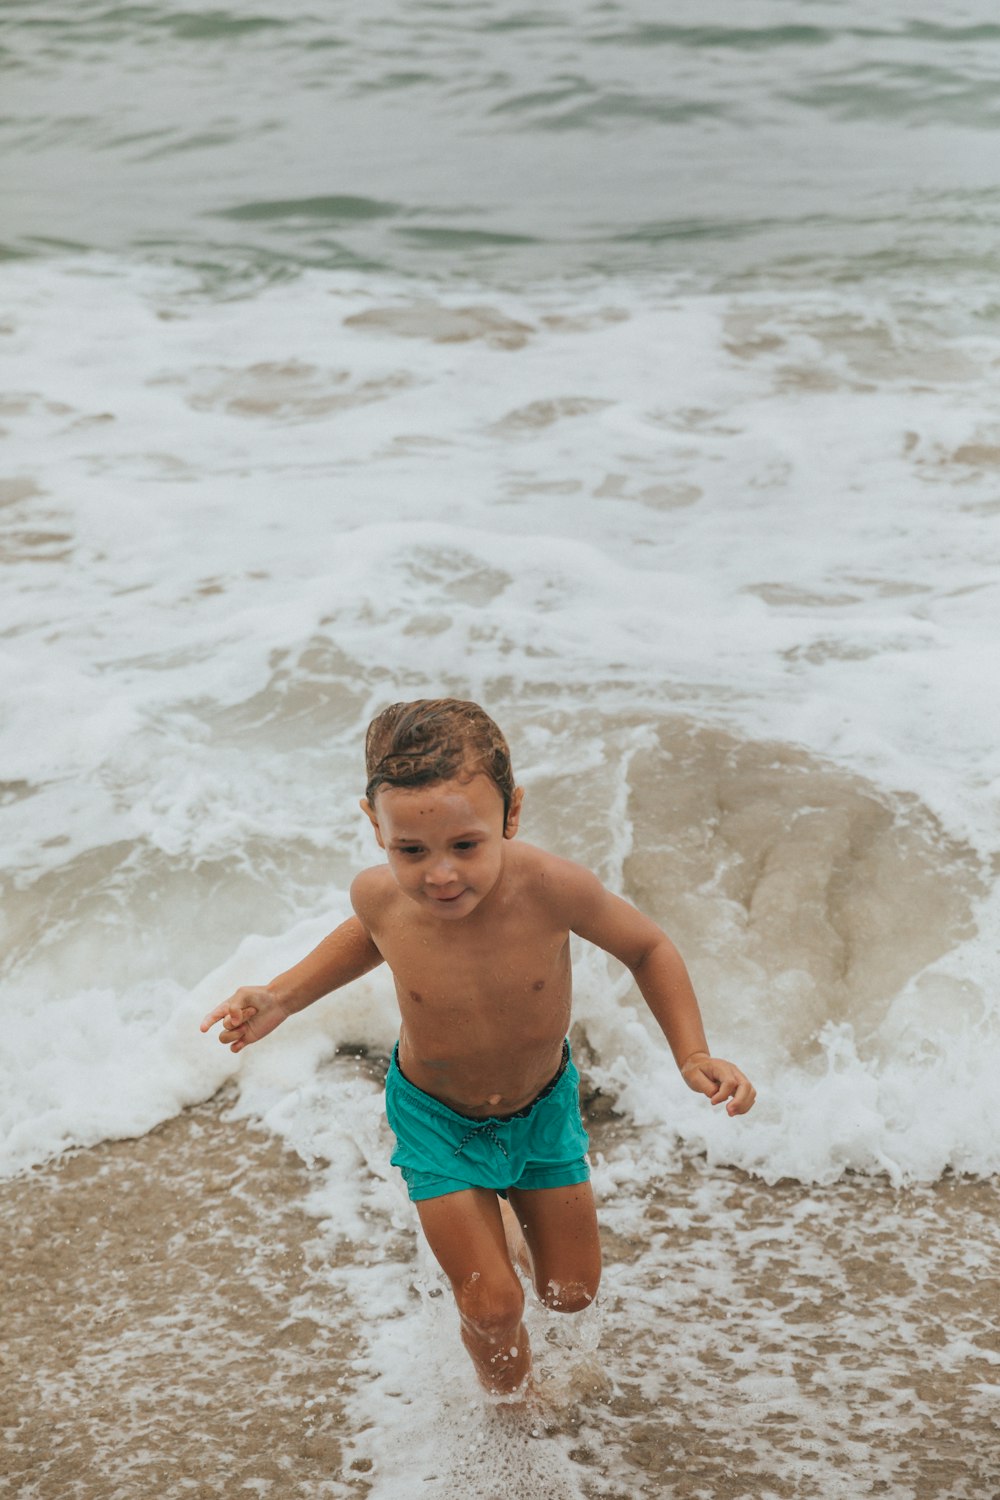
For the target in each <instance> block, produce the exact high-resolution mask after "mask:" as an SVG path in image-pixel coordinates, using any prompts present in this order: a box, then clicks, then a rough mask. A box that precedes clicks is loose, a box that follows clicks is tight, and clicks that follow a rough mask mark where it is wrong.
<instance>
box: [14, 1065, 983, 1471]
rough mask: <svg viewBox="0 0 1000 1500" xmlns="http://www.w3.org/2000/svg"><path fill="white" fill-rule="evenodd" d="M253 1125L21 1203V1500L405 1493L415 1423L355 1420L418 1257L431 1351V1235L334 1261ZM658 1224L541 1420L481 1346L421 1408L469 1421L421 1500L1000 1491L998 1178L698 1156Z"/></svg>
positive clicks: (615, 1132)
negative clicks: (504, 1393)
mask: <svg viewBox="0 0 1000 1500" xmlns="http://www.w3.org/2000/svg"><path fill="white" fill-rule="evenodd" d="M338 1065H340V1066H346V1065H347V1064H346V1062H345V1060H343V1059H338ZM230 1102H231V1100H230V1099H229V1098H228V1097H227V1094H226V1091H223V1093H222V1094H220V1095H218V1096H217V1097H216V1098H215V1099H214V1100H212V1101H210V1102H209V1103H206V1104H204V1105H201V1106H199V1107H196V1108H193V1109H189V1110H186V1111H185V1112H184V1113H183V1114H182V1115H180V1116H178V1117H177V1118H175V1119H172V1120H170V1121H169V1122H167V1123H166V1124H164V1125H162V1126H161V1127H159V1128H158V1129H156V1130H154V1131H152V1132H151V1133H150V1134H148V1135H146V1136H144V1137H142V1138H140V1139H137V1140H127V1141H115V1142H108V1143H106V1144H104V1145H101V1146H98V1147H96V1148H93V1149H89V1150H78V1151H72V1152H69V1153H67V1154H66V1155H64V1156H62V1157H60V1158H59V1159H57V1160H55V1161H53V1162H51V1163H49V1164H48V1165H46V1166H43V1167H39V1168H36V1169H34V1170H33V1171H31V1172H29V1173H28V1174H26V1175H24V1176H21V1177H20V1178H17V1179H15V1180H12V1181H8V1182H6V1183H4V1184H3V1186H2V1188H0V1197H2V1204H3V1209H2V1216H0V1232H2V1236H3V1241H2V1244H3V1248H2V1254H3V1263H4V1267H5V1292H4V1304H5V1323H6V1326H7V1338H6V1340H5V1349H4V1362H5V1366H6V1369H5V1377H4V1382H3V1387H4V1397H3V1426H4V1429H5V1434H6V1452H7V1456H6V1459H5V1464H4V1468H5V1470H6V1483H7V1484H8V1485H9V1486H10V1489H9V1491H8V1493H11V1494H12V1495H16V1496H17V1497H18V1500H68V1497H73V1500H133V1497H134V1500H138V1497H143V1500H145V1497H148V1496H151V1495H157V1496H161V1497H174V1496H177V1497H180V1496H191V1497H208V1496H216V1495H220V1496H221V1495H226V1496H233V1495H243V1494H246V1495H272V1496H274V1497H281V1500H300V1497H301V1500H306V1497H310V1500H312V1497H326V1496H331V1497H333V1496H338V1497H339V1496H347V1495H374V1496H391V1495H396V1494H405V1493H406V1492H407V1485H406V1482H405V1474H406V1463H407V1455H406V1453H405V1452H400V1451H398V1448H399V1444H400V1435H399V1432H398V1431H394V1429H393V1426H392V1424H391V1423H390V1424H389V1430H388V1431H387V1432H382V1433H381V1434H378V1433H376V1432H375V1431H373V1430H371V1429H369V1430H367V1431H366V1430H362V1429H363V1427H364V1423H363V1421H360V1420H359V1418H358V1415H357V1406H356V1401H357V1397H358V1395H359V1390H360V1387H361V1385H362V1384H363V1383H364V1382H365V1381H368V1380H370V1379H371V1377H372V1370H371V1351H370V1349H369V1347H368V1345H369V1333H370V1328H369V1327H368V1326H367V1325H366V1309H365V1308H364V1306H363V1305H362V1306H360V1308H359V1316H358V1318H357V1319H356V1320H355V1319H354V1317H353V1315H352V1314H353V1306H354V1305H355V1304H354V1303H353V1301H352V1300H351V1299H350V1298H346V1299H345V1296H344V1288H345V1285H349V1281H348V1282H345V1279H344V1278H345V1276H348V1275H349V1274H354V1275H357V1274H358V1273H360V1274H361V1275H362V1276H363V1274H364V1269H365V1265H366V1263H367V1262H369V1261H371V1260H373V1259H378V1260H379V1261H380V1262H381V1261H384V1260H385V1259H386V1258H387V1257H388V1258H389V1259H390V1260H395V1261H397V1262H398V1285H399V1288H400V1291H401V1294H403V1295H404V1296H405V1297H407V1298H409V1300H410V1302H411V1303H412V1307H411V1308H410V1310H409V1316H410V1317H411V1318H412V1319H413V1331H414V1337H416V1336H417V1334H418V1333H419V1331H420V1330H421V1328H422V1329H423V1330H424V1334H426V1330H427V1315H426V1311H425V1310H422V1308H426V1304H427V1302H428V1297H427V1294H426V1288H425V1289H424V1294H423V1296H421V1292H420V1289H419V1286H418V1285H417V1284H415V1281H414V1268H415V1256H416V1254H417V1240H416V1235H415V1234H414V1233H413V1232H412V1231H410V1230H405V1229H404V1230H403V1231H402V1232H401V1233H393V1232H392V1231H391V1230H390V1229H389V1228H388V1227H387V1226H386V1225H381V1226H378V1233H377V1235H373V1240H372V1243H371V1244H366V1243H360V1242H353V1243H351V1242H348V1241H346V1240H344V1239H343V1238H339V1239H338V1238H337V1237H336V1235H335V1233H334V1232H333V1230H332V1227H331V1226H329V1225H327V1226H323V1225H322V1224H321V1223H320V1222H319V1221H318V1220H317V1218H316V1217H314V1216H313V1215H312V1214H311V1213H310V1212H309V1211H308V1208H307V1198H308V1194H309V1191H310V1169H309V1168H307V1167H306V1166H305V1164H303V1163H302V1162H301V1161H300V1160H299V1159H298V1158H297V1157H296V1156H295V1155H294V1154H293V1153H291V1152H290V1151H289V1150H288V1149H287V1148H286V1147H285V1146H284V1145H283V1143H282V1142H281V1141H279V1140H277V1139H276V1138H274V1137H271V1136H269V1135H268V1134H267V1133H266V1132H264V1131H263V1130H260V1129H252V1128H249V1127H248V1126H247V1125H246V1124H245V1123H243V1122H241V1121H235V1120H227V1119H226V1118H225V1115H226V1109H227V1105H228V1103H230ZM588 1114H589V1116H590V1118H589V1121H588V1123H589V1128H590V1130H591V1135H592V1145H593V1147H594V1148H595V1152H596V1153H599V1154H600V1155H601V1157H602V1158H603V1159H604V1160H607V1161H610V1162H612V1163H613V1162H614V1161H615V1160H616V1159H621V1157H622V1153H627V1151H628V1147H629V1140H630V1128H629V1127H628V1126H627V1124H625V1122H623V1121H621V1120H618V1119H616V1118H615V1117H614V1115H613V1113H612V1112H611V1111H610V1110H609V1108H608V1106H607V1101H605V1100H602V1099H600V1098H597V1099H594V1098H591V1099H590V1101H589V1107H588ZM635 1207H636V1205H635V1203H634V1202H631V1201H629V1200H628V1199H627V1195H626V1194H625V1193H620V1194H618V1195H612V1196H611V1197H610V1198H606V1199H605V1201H604V1202H603V1203H602V1205H601V1219H602V1233H603V1239H604V1248H605V1257H606V1270H605V1281H604V1289H603V1293H602V1304H603V1306H602V1310H601V1313H600V1317H601V1321H602V1327H601V1329H600V1338H599V1343H597V1347H596V1348H595V1349H587V1348H584V1347H582V1346H581V1347H580V1348H579V1349H578V1350H577V1351H576V1353H575V1354H572V1355H571V1356H570V1369H569V1375H568V1377H567V1375H566V1366H565V1365H564V1367H563V1374H562V1376H561V1377H560V1378H559V1379H556V1380H550V1381H549V1387H550V1390H549V1394H548V1396H547V1397H546V1400H545V1405H544V1406H543V1408H542V1415H541V1417H539V1413H538V1412H537V1411H533V1412H532V1413H531V1414H529V1415H527V1416H525V1415H524V1414H523V1413H520V1412H517V1411H513V1410H512V1409H510V1408H497V1407H492V1408H491V1407H490V1405H489V1403H488V1402H486V1401H485V1400H484V1399H483V1398H481V1397H480V1396H479V1395H478V1394H477V1392H476V1389H475V1387H474V1384H473V1380H472V1374H471V1369H470V1370H469V1371H468V1373H467V1380H466V1381H464V1382H463V1381H462V1380H461V1379H460V1377H461V1376H462V1375H464V1374H465V1372H464V1370H463V1368H462V1361H463V1358H464V1356H463V1355H462V1353H461V1350H460V1348H459V1345H458V1338H457V1331H455V1332H454V1333H453V1337H454V1357H455V1366H456V1372H455V1378H454V1380H453V1381H452V1382H451V1384H450V1390H449V1391H447V1392H444V1393H442V1394H441V1396H440V1410H439V1411H438V1408H437V1406H436V1401H437V1399H438V1398H436V1397H435V1394H434V1393H433V1392H427V1391H423V1392H420V1393H419V1401H418V1403H417V1404H418V1406H419V1404H420V1402H422V1403H423V1413H424V1417H423V1418H421V1417H420V1416H419V1414H417V1420H419V1421H423V1420H424V1418H426V1416H427V1415H428V1414H430V1415H431V1416H432V1417H434V1414H435V1412H436V1411H437V1414H438V1416H439V1417H440V1419H441V1423H442V1425H441V1429H440V1443H441V1447H442V1452H441V1460H442V1462H441V1464H440V1465H439V1466H435V1469H434V1471H433V1472H427V1466H426V1463H425V1464H424V1465H423V1469H421V1465H420V1455H419V1454H417V1455H415V1462H414V1468H413V1471H412V1484H411V1485H410V1486H409V1492H410V1493H413V1494H421V1495H424V1494H426V1495H437V1496H442V1497H443V1496H446V1495H449V1494H453V1495H455V1497H456V1500H457V1497H458V1496H459V1495H462V1494H471V1495H483V1496H493V1495H517V1494H525V1495H527V1494H529V1493H531V1492H532V1490H533V1486H534V1484H535V1483H536V1482H538V1479H539V1475H541V1476H543V1477H544V1476H546V1475H547V1476H548V1477H547V1480H546V1482H547V1483H548V1484H549V1488H550V1492H551V1493H554V1494H566V1495H573V1494H577V1495H583V1496H586V1497H588V1500H589V1497H595V1500H596V1497H597V1496H609V1495H610V1496H617V1497H621V1500H625V1497H634V1496H636V1495H643V1496H677V1497H692V1500H693V1497H700V1496H703V1495H704V1496H707V1495H713V1496H723V1497H731V1500H737V1497H751V1496H752V1497H754V1500H757V1497H765V1496H767V1497H770V1496H780V1497H793V1496H794V1497H805V1496H816V1497H820V1496H822V1497H824V1500H827V1497H830V1496H844V1497H860V1496H868V1495H872V1496H875V1495H879V1496H888V1497H894V1500H904V1497H913V1500H934V1497H942V1500H964V1497H969V1500H972V1497H976V1500H980V1497H984V1496H992V1495H994V1494H996V1493H997V1492H998V1489H1000V1433H998V1429H997V1413H998V1409H1000V1406H998V1403H1000V1370H998V1366H1000V1341H998V1336H997V1331H996V1327H995V1322H994V1317H995V1310H996V1307H997V1306H998V1305H1000V1277H998V1271H997V1265H996V1253H995V1252H996V1233H997V1231H996V1224H997V1210H998V1208H1000V1184H998V1183H997V1182H996V1181H995V1180H986V1181H976V1180H959V1179H956V1178H954V1177H946V1178H944V1179H943V1180H941V1181H939V1182H937V1183H935V1184H934V1185H933V1186H929V1187H917V1188H912V1189H908V1190H901V1191H900V1190H895V1189H892V1188H890V1187H889V1186H887V1185H886V1184H885V1183H884V1182H882V1181H877V1180H871V1179H865V1178H860V1177H856V1176H854V1177H845V1178H843V1179H842V1180H841V1181H839V1182H837V1183H836V1184H834V1185H833V1186H830V1187H822V1188H817V1187H812V1188H810V1187H805V1186H802V1185H801V1184H798V1183H792V1182H781V1183H778V1184H777V1185H775V1186H767V1185H766V1184H764V1183H762V1182H760V1181H758V1180H754V1179H751V1178H749V1177H747V1176H745V1175H744V1174H742V1173H740V1172H737V1171H734V1170H722V1169H709V1168H708V1167H707V1166H706V1165H705V1164H704V1162H699V1161H697V1160H693V1161H688V1162H686V1163H683V1164H679V1166H678V1170H677V1171H676V1173H674V1174H673V1175H671V1176H670V1177H669V1178H667V1179H665V1180H663V1181H661V1182H659V1183H658V1184H657V1185H656V1188H655V1191H652V1192H649V1193H648V1196H647V1197H646V1199H645V1203H644V1206H643V1218H644V1229H643V1232H642V1233H636V1232H635ZM625 1224H628V1225H629V1226H631V1227H630V1228H629V1229H628V1230H627V1231H625V1230H623V1229H622V1228H621V1227H620V1226H622V1225H625ZM373 1244H380V1245H381V1247H382V1248H381V1250H380V1251H376V1250H374V1249H373ZM392 1270H393V1275H394V1277H395V1275H396V1267H393V1268H392ZM416 1280H417V1281H419V1277H417V1278H416ZM362 1284H363V1283H362ZM355 1285H357V1283H355ZM437 1291H440V1289H437ZM434 1296H435V1289H433V1288H432V1290H431V1293H430V1297H431V1299H433V1298H434ZM443 1307H444V1299H443V1298H442V1299H441V1300H439V1302H438V1303H437V1309H440V1308H443ZM437 1309H436V1310H437ZM438 1316H439V1317H443V1318H447V1317H450V1308H448V1309H447V1311H446V1312H445V1313H444V1314H440V1313H438ZM402 1321H403V1322H405V1319H402ZM596 1333H597V1330H594V1338H595V1339H596ZM449 1336H452V1335H451V1334H449V1333H448V1330H447V1328H446V1329H445V1333H444V1337H445V1338H447V1337H449ZM550 1336H551V1335H550ZM535 1337H536V1339H537V1337H538V1334H537V1333H536V1335H535ZM536 1347H539V1348H540V1347H541V1345H536ZM540 1367H541V1368H542V1371H543V1374H544V1359H542V1361H541V1366H540ZM419 1370H420V1363H419V1354H415V1355H414V1371H415V1372H416V1373H418V1374H419ZM542 1385H543V1391H544V1389H545V1381H544V1379H543V1382H542ZM456 1391H461V1398H460V1404H462V1405H463V1406H464V1407H465V1408H466V1414H465V1415H463V1416H462V1417H461V1421H460V1429H461V1430H462V1431H464V1434H465V1438H464V1441H463V1440H462V1439H456V1435H455V1430H454V1428H455V1418H456V1413H455V1412H454V1410H453V1408H454V1407H455V1404H456V1400H457V1399H458V1398H456V1394H455V1392H456ZM392 1394H393V1395H394V1396H395V1398H396V1400H397V1401H399V1402H401V1403H403V1404H404V1405H405V1404H407V1403H409V1402H411V1401H412V1400H413V1399H414V1398H415V1397H416V1396H417V1395H418V1392H417V1391H413V1392H407V1391H405V1390H397V1391H395V1392H394V1393H392ZM466 1398H467V1401H466ZM469 1413H471V1414H472V1415H471V1416H470V1415H469ZM435 1420H436V1418H435ZM470 1424H471V1425H470ZM477 1424H478V1426H477ZM474 1429H476V1430H474ZM519 1429H520V1430H521V1438H522V1441H521V1442H520V1446H519V1443H518V1440H517V1438H518V1432H519ZM404 1430H405V1429H404ZM483 1433H486V1434H492V1438H491V1441H490V1444H489V1448H490V1452H489V1453H484V1454H482V1455H481V1456H480V1454H479V1450H478V1448H477V1444H478V1443H480V1442H481V1441H482V1440H483ZM505 1442H506V1448H504V1443H505ZM394 1448H395V1450H396V1451H394ZM456 1449H459V1450H461V1451H455V1450H456ZM498 1452H502V1453H506V1457H505V1459H504V1463H505V1464H506V1466H507V1474H506V1477H505V1476H503V1475H498V1474H497V1473H496V1472H495V1470H496V1467H497V1462H498V1460H497V1453H498ZM519 1454H522V1458H519V1457H518V1455H519ZM547 1464H548V1468H547V1467H546V1465H547ZM519 1466H520V1467H521V1468H522V1470H523V1472H522V1473H521V1474H520V1475H519V1474H518V1472H517V1470H518V1468H519ZM401 1475H402V1476H404V1477H403V1478H401V1477H400V1476H401Z"/></svg>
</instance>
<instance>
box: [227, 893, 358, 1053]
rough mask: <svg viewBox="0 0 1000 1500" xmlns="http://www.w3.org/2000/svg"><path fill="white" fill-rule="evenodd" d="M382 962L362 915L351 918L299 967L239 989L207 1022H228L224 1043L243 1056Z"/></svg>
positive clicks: (319, 945) (318, 946)
mask: <svg viewBox="0 0 1000 1500" xmlns="http://www.w3.org/2000/svg"><path fill="white" fill-rule="evenodd" d="M380 963H382V955H381V953H380V952H379V950H378V949H377V948H376V946H375V944H374V943H373V942H372V939H371V936H370V935H369V932H368V929H367V928H366V927H365V926H364V924H363V923H362V922H360V921H359V920H358V918H357V917H348V919H347V921H346V922H342V923H341V924H340V926H339V927H337V928H335V929H334V930H333V932H331V933H330V934H329V936H328V937H325V938H324V939H323V941H322V942H321V943H319V944H318V945H317V947H315V948H314V949H313V950H312V952H311V953H307V954H306V956H305V958H303V959H302V960H301V961H300V962H299V963H297V964H295V965H293V967H292V968H290V969H287V970H286V971H285V973H284V974H279V975H278V976H277V977H276V978H275V979H272V980H271V982H270V984H265V985H250V986H244V987H243V988H242V989H238V990H237V991H236V993H235V994H233V995H230V997H229V999H228V1000H223V1001H222V1003H221V1005H217V1006H216V1007H215V1009H214V1010H212V1011H209V1013H208V1015H207V1016H206V1017H205V1019H204V1020H203V1021H202V1023H201V1029H202V1031H208V1030H210V1028H211V1027H212V1026H214V1025H215V1023H216V1021H221V1022H222V1030H221V1032H220V1033H219V1041H220V1042H222V1043H224V1044H225V1045H226V1046H228V1047H229V1049H230V1051H232V1052H241V1051H242V1050H243V1048H244V1047H248V1046H249V1045H250V1043H251V1042H259V1041H260V1039H261V1038H262V1037H265V1036H267V1035H268V1034H269V1032H272V1031H273V1030H274V1029H275V1027H276V1026H280V1025H281V1022H282V1021H284V1020H287V1018H288V1017H289V1016H291V1015H294V1014H295V1012H296V1011H300V1010H305V1008H306V1006H307V1005H312V1003H313V1001H314V1000H319V999H320V997H321V996H323V995H328V994H329V993H330V991H331V990H337V989H340V987H341V986H342V985H345V984H350V982H351V980H352V979H360V978H361V976H362V974H367V973H368V972H369V971H370V970H371V969H374V968H377V967H378V965H379V964H380Z"/></svg>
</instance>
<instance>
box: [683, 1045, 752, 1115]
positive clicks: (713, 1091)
mask: <svg viewBox="0 0 1000 1500" xmlns="http://www.w3.org/2000/svg"><path fill="white" fill-rule="evenodd" d="M681 1077H682V1078H683V1079H684V1082H685V1083H686V1084H687V1086H688V1088H689V1089H694V1091H695V1093H696V1094H705V1095H707V1097H708V1099H709V1101H710V1102H711V1103H712V1104H721V1103H722V1101H723V1099H728V1101H729V1103H728V1104H727V1105H726V1114H727V1115H730V1116H731V1115H745V1114H746V1112H747V1110H748V1109H752V1108H753V1102H754V1100H755V1099H756V1097H757V1090H756V1089H755V1088H754V1086H753V1084H752V1083H751V1082H750V1080H749V1078H747V1077H746V1076H745V1075H744V1074H743V1073H741V1072H740V1070H739V1068H737V1067H735V1066H734V1064H733V1063H731V1062H726V1060H725V1058H722V1057H709V1056H708V1053H707V1052H696V1053H694V1055H693V1056H692V1057H689V1058H688V1060H687V1062H686V1063H685V1064H684V1066H683V1067H682V1068H681Z"/></svg>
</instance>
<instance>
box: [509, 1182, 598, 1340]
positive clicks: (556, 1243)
mask: <svg viewBox="0 0 1000 1500" xmlns="http://www.w3.org/2000/svg"><path fill="white" fill-rule="evenodd" d="M508 1197H509V1199H510V1203H511V1206H512V1208H513V1209H514V1212H515V1214H516V1215H517V1221H518V1223H519V1224H520V1226H521V1229H522V1231H523V1233H524V1238H525V1241H526V1243H527V1247H528V1253H529V1255H530V1257H531V1274H532V1280H533V1281H534V1284H535V1290H536V1292H537V1293H538V1295H539V1297H541V1299H542V1301H543V1302H544V1303H545V1305H546V1306H547V1307H551V1308H553V1309H554V1310H555V1311H557V1312H580V1311H581V1310H582V1309H583V1308H585V1307H589V1306H590V1304H591V1303H592V1302H593V1300H594V1298H595V1297H596V1296H597V1288H598V1285H599V1284H600V1280H601V1242H600V1238H599V1236H598V1232H597V1212H596V1209H595V1207H594V1194H593V1192H592V1190H591V1186H590V1183H589V1182H578V1183H575V1184H574V1185H573V1186H572V1187H559V1188H532V1189H530V1190H526V1189H524V1188H511V1189H510V1191H509V1193H508Z"/></svg>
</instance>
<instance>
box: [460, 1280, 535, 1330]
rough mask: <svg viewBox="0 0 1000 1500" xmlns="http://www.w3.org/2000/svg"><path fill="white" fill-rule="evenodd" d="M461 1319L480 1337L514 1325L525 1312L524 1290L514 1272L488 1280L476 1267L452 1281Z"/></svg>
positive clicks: (515, 1325) (508, 1328)
mask: <svg viewBox="0 0 1000 1500" xmlns="http://www.w3.org/2000/svg"><path fill="white" fill-rule="evenodd" d="M454 1290H455V1300H456V1302H457V1303H458V1311H459V1314H460V1316H461V1319H462V1322H463V1323H465V1324H467V1325H468V1326H469V1327H470V1328H473V1329H475V1331H476V1333H478V1334H480V1335H481V1336H482V1337H489V1336H490V1335H491V1334H497V1335H503V1334H504V1333H506V1332H508V1331H509V1330H510V1329H511V1328H512V1327H514V1328H516V1327H517V1325H518V1324H519V1323H520V1321H521V1315H522V1313H523V1312H524V1292H523V1291H522V1290H521V1283H520V1282H519V1281H518V1279H517V1277H516V1276H513V1275H512V1276H510V1277H509V1278H507V1277H503V1278H498V1279H497V1280H493V1281H491V1280H488V1279H487V1278H486V1277H485V1276H482V1275H481V1274H480V1273H479V1272H478V1271H473V1273H472V1275H471V1276H468V1277H466V1279H465V1280H464V1281H460V1282H456V1283H455V1288H454Z"/></svg>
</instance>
